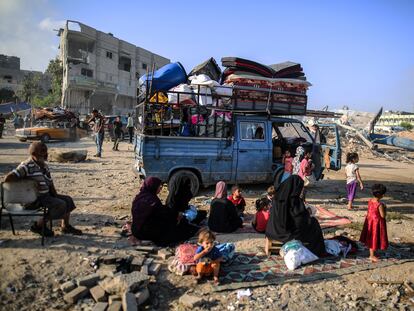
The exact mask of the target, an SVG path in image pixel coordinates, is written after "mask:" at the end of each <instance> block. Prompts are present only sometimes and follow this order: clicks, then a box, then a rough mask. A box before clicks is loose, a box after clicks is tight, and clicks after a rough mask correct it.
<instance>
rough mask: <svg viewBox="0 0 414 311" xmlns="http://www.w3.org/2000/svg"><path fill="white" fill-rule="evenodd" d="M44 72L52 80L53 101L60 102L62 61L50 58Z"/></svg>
mask: <svg viewBox="0 0 414 311" xmlns="http://www.w3.org/2000/svg"><path fill="white" fill-rule="evenodd" d="M46 74H49V75H50V77H51V82H52V92H51V95H52V96H53V99H54V102H55V103H60V101H61V98H62V83H63V67H62V62H61V61H60V60H59V59H58V58H55V59H51V60H50V61H49V65H48V66H47V69H46Z"/></svg>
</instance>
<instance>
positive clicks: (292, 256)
mask: <svg viewBox="0 0 414 311" xmlns="http://www.w3.org/2000/svg"><path fill="white" fill-rule="evenodd" d="M280 255H281V256H282V257H283V259H284V261H285V264H286V267H287V268H288V269H289V270H295V269H296V268H297V267H299V266H300V265H302V264H307V263H309V262H312V261H315V260H318V256H316V255H315V254H314V253H312V252H311V251H310V250H309V249H307V248H306V247H305V246H303V244H302V242H301V241H298V240H292V241H289V242H287V243H285V244H284V245H283V246H282V248H281V249H280Z"/></svg>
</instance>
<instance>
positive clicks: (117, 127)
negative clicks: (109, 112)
mask: <svg viewBox="0 0 414 311" xmlns="http://www.w3.org/2000/svg"><path fill="white" fill-rule="evenodd" d="M113 125H114V139H115V140H114V146H113V147H112V150H115V151H118V145H119V141H120V140H121V137H122V122H121V117H120V116H118V117H116V118H115V121H114V123H113Z"/></svg>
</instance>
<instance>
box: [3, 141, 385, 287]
mask: <svg viewBox="0 0 414 311" xmlns="http://www.w3.org/2000/svg"><path fill="white" fill-rule="evenodd" d="M298 149H299V148H298ZM29 154H30V157H29V158H28V159H27V160H26V161H24V162H22V163H21V164H20V165H19V166H18V167H17V168H16V169H14V170H13V171H12V172H10V173H9V174H7V176H6V177H5V182H14V181H18V180H21V179H31V180H34V181H36V182H37V184H38V193H39V195H38V198H37V201H36V202H35V203H34V207H36V206H44V207H46V208H47V211H48V214H47V219H46V220H53V219H62V223H61V230H62V233H64V234H75V235H80V234H82V231H81V230H79V229H76V228H75V227H73V226H72V225H71V224H70V221H69V220H70V214H71V212H72V211H73V210H74V209H75V208H76V206H75V204H74V202H73V199H72V198H71V197H70V196H67V195H62V194H58V193H57V191H56V189H55V186H54V184H53V180H52V177H51V174H50V171H49V167H48V165H47V163H46V161H47V159H48V149H47V146H46V144H44V143H43V142H33V143H32V144H31V145H30V147H29ZM296 154H297V155H299V156H302V155H305V156H304V157H303V159H302V161H303V162H302V163H301V164H300V166H299V170H297V171H298V172H299V173H296V174H295V170H293V172H292V173H293V174H291V175H289V176H288V177H287V178H286V179H285V180H284V181H283V182H281V183H280V184H279V185H278V186H277V188H275V187H273V186H272V187H269V188H268V193H267V196H266V197H264V198H261V199H258V200H256V210H257V212H256V215H255V217H254V220H253V222H252V226H253V228H254V229H255V230H256V231H257V232H259V233H264V234H265V235H266V237H267V238H269V239H271V240H277V241H281V242H283V243H285V242H288V241H291V240H299V241H301V242H302V243H303V244H304V245H305V246H306V247H307V248H308V249H309V250H310V251H312V252H313V253H314V254H315V255H318V256H321V255H323V254H325V253H326V250H325V244H324V238H323V234H322V229H321V227H320V225H319V222H318V220H317V219H316V218H315V217H313V216H312V215H311V213H310V212H309V210H308V208H307V207H306V205H305V201H304V195H303V193H304V187H305V182H306V178H304V177H306V176H309V175H306V174H310V173H311V170H309V168H311V166H312V165H311V164H309V162H310V160H309V159H310V156H311V153H310V152H306V151H305V150H298V151H297V152H296ZM293 162H295V160H293ZM355 162H357V160H354V161H353V163H355ZM302 164H303V165H302ZM293 166H294V167H295V164H294V165H293ZM302 166H303V167H302ZM301 170H302V171H301ZM356 170H357V169H354V170H351V169H349V173H348V170H347V175H351V174H354V175H355V176H356V177H354V175H352V176H351V177H354V179H358V178H359V176H358V175H359V173H354V171H356ZM301 172H302V173H301ZM304 173H306V174H304ZM358 180H360V178H359V179H358ZM352 182H355V181H354V180H352ZM360 183H361V184H362V182H360ZM347 186H348V185H347ZM162 188H163V184H162V181H161V180H160V179H159V178H156V177H147V178H146V179H145V180H144V182H143V184H142V186H141V189H140V191H139V193H138V194H137V195H136V197H135V198H134V200H133V202H132V211H131V212H132V226H131V232H132V235H133V236H134V237H135V238H136V239H138V240H151V241H153V242H154V243H155V244H157V245H159V246H170V245H176V244H178V243H180V242H183V241H186V240H188V239H190V238H192V237H194V236H195V235H196V234H197V233H198V232H199V233H200V235H199V243H200V244H201V247H200V248H199V249H198V251H197V254H196V257H195V260H197V261H199V262H200V261H201V262H203V258H208V259H209V260H210V261H209V262H210V263H211V264H210V265H209V266H208V267H206V266H204V267H203V269H201V266H200V267H198V268H197V273H198V277H199V278H201V277H202V275H203V274H206V273H207V272H208V273H210V272H211V273H213V274H214V276H215V281H216V276H217V271H218V269H219V261H220V260H219V258H216V257H217V256H215V255H214V254H213V253H214V252H213V253H211V252H212V251H213V250H214V248H213V247H212V246H213V245H214V239H215V235H214V233H231V232H234V231H236V230H237V229H239V228H241V227H243V221H244V217H245V216H244V210H245V206H246V202H245V199H244V198H243V196H242V189H241V188H240V187H239V186H237V185H235V186H233V187H232V194H231V195H229V196H227V185H226V183H225V182H224V181H219V182H218V183H217V184H216V190H215V194H214V197H213V199H212V201H211V204H210V211H209V218H208V221H207V224H208V227H209V230H211V231H208V230H207V231H206V230H205V229H203V230H201V229H202V224H203V221H204V220H205V219H206V216H207V212H206V211H197V209H196V208H195V207H194V206H192V205H190V201H191V199H192V198H193V196H194V193H192V190H191V180H190V178H189V177H187V176H185V175H182V176H180V177H178V178H176V179H175V180H174V182H173V183H172V184H170V189H169V193H168V197H167V200H166V204H165V205H164V204H162V202H161V200H160V199H159V197H158V194H159V193H160V192H161V190H162ZM361 188H362V186H361ZM385 192H386V188H385V186H383V185H381V184H376V185H374V186H373V195H374V199H372V200H371V201H370V202H369V208H368V215H367V220H366V222H365V225H364V230H363V232H362V235H361V241H362V242H364V243H365V244H366V245H367V246H368V247H369V248H370V259H371V260H372V261H377V260H378V258H377V257H376V256H375V251H376V250H377V249H382V250H383V249H386V248H387V246H388V237H387V231H386V224H385V217H386V207H385V204H383V203H382V202H381V201H380V199H381V198H382V197H383V196H384V194H385ZM348 195H349V191H348ZM354 195H355V194H354V193H352V199H353V197H354ZM350 201H351V199H350ZM43 221H44V220H43V219H39V220H38V221H37V222H35V223H34V224H33V225H32V227H31V231H33V232H35V233H38V234H42V232H43V228H44V223H43ZM200 230H201V231H200ZM44 235H45V236H49V237H50V236H53V235H54V232H53V231H52V230H51V228H50V229H49V228H47V227H46V228H45V229H44Z"/></svg>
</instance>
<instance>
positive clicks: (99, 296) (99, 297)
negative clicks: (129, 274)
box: [89, 285, 107, 302]
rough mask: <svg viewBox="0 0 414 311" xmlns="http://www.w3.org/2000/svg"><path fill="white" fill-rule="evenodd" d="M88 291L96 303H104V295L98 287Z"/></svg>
mask: <svg viewBox="0 0 414 311" xmlns="http://www.w3.org/2000/svg"><path fill="white" fill-rule="evenodd" d="M89 291H90V293H91V296H92V298H93V299H94V300H95V301H96V302H106V300H107V299H106V293H105V291H104V290H103V288H102V287H100V286H99V285H97V286H95V287H92V288H91V289H90V290H89Z"/></svg>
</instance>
